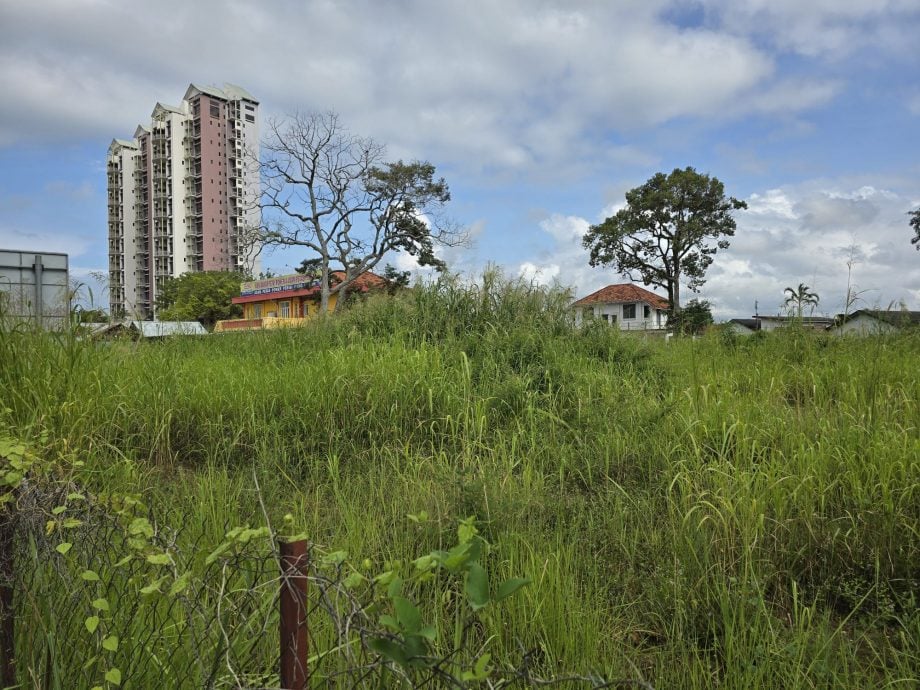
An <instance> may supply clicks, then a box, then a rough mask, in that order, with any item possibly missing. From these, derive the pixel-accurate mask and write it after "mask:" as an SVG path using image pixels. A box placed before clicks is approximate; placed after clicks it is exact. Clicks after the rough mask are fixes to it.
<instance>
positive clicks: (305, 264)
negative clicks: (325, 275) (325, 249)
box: [294, 258, 323, 276]
mask: <svg viewBox="0 0 920 690" xmlns="http://www.w3.org/2000/svg"><path fill="white" fill-rule="evenodd" d="M322 270H323V260H322V259H320V258H313V259H304V260H303V261H301V262H300V266H298V267H297V268H295V269H294V271H295V272H296V273H300V274H302V275H305V276H312V275H317V274H318V273H321V272H322Z"/></svg>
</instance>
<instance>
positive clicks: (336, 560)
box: [323, 551, 348, 565]
mask: <svg viewBox="0 0 920 690" xmlns="http://www.w3.org/2000/svg"><path fill="white" fill-rule="evenodd" d="M346 558H348V552H347V551H333V552H332V553H327V554H326V555H325V556H323V564H324V565H341V564H342V563H344V562H345V559H346Z"/></svg>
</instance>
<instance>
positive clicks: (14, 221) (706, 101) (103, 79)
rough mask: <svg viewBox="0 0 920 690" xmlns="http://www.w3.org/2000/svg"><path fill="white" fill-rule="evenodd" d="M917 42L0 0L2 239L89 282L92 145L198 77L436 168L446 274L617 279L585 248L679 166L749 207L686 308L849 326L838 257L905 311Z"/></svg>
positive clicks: (549, 5) (711, 8) (894, 3)
mask: <svg viewBox="0 0 920 690" xmlns="http://www.w3.org/2000/svg"><path fill="white" fill-rule="evenodd" d="M917 35H920V0H888V1H886V0H810V1H808V2H802V0H772V1H769V2H768V1H767V0H737V1H731V0H712V2H702V3H700V2H690V1H683V0H678V1H676V2H669V1H666V0H646V1H642V2H639V1H633V0H624V1H622V2H601V1H600V0H598V1H593V2H562V1H559V2H554V1H552V0H543V1H538V0H533V1H528V2H525V1H524V0H503V1H502V2H485V1H477V0H471V1H466V2H438V1H437V0H435V1H426V0H398V1H396V2H391V3H377V2H370V1H366V2H358V1H347V0H343V1H341V2H332V1H331V0H324V1H312V2H294V1H291V2H262V3H254V2H253V3H249V2H243V1H238V2H229V3H224V2H211V1H205V0H199V1H198V2H195V3H186V2H177V1H174V0H166V1H164V2H158V3H149V2H148V3H134V2H127V1H124V2H114V1H111V2H109V1H104V0H67V1H64V0H7V1H6V2H4V3H2V4H0V89H2V93H3V94H4V98H3V99H2V100H0V246H2V247H4V248H16V249H33V248H41V249H46V250H48V251H66V252H68V253H69V254H70V260H71V266H72V272H73V273H74V275H75V276H77V277H84V278H85V277H86V275H87V273H88V272H89V271H90V270H94V269H104V268H105V266H106V264H107V260H106V227H105V175H104V168H103V164H104V159H105V153H106V148H107V146H108V143H109V142H110V141H111V139H112V138H113V137H129V136H130V135H131V133H132V132H133V131H134V128H135V126H136V125H137V124H138V123H141V122H147V121H148V120H149V117H150V112H151V111H152V109H153V106H154V104H155V103H156V102H157V101H162V102H165V103H171V102H177V101H178V100H179V99H180V98H181V96H182V94H183V93H184V91H185V88H186V87H187V86H188V84H189V83H190V82H196V83H203V84H217V85H220V84H222V83H224V82H232V83H237V84H240V85H241V86H243V87H245V88H246V89H248V90H249V91H250V92H252V93H253V94H254V95H255V96H256V97H257V98H259V99H260V101H261V104H262V105H261V108H262V115H263V117H268V116H281V115H284V114H285V113H289V112H292V111H294V110H329V109H331V110H335V111H337V112H338V113H339V114H340V115H341V116H342V119H343V120H344V122H345V123H346V125H348V126H349V127H350V128H351V129H352V130H353V131H354V132H356V133H359V134H362V135H367V136H372V137H374V138H376V139H377V140H378V141H380V142H382V143H385V144H386V145H387V146H388V151H389V155H390V156H391V157H392V158H399V157H404V158H420V159H427V160H430V161H431V162H433V163H434V164H435V165H436V166H437V168H438V170H439V172H440V173H441V174H443V175H444V176H445V177H446V178H447V180H448V182H449V183H450V186H451V190H452V196H453V200H452V202H451V204H450V207H449V210H450V213H451V215H452V216H453V217H454V218H455V219H456V220H457V221H459V222H461V223H463V224H464V225H466V226H468V227H469V228H470V229H471V231H472V234H473V236H474V237H475V242H474V244H473V245H472V246H471V247H468V248H464V249H450V250H445V252H444V258H445V259H447V260H448V262H449V264H450V265H451V267H452V268H453V269H454V270H457V271H462V272H464V273H467V274H471V275H472V274H475V273H476V272H477V271H479V270H481V269H482V267H483V266H484V265H485V264H486V263H488V262H494V263H497V264H499V265H501V266H502V267H504V269H505V270H506V271H507V272H508V273H509V274H512V275H524V276H526V277H528V278H532V279H534V280H537V281H541V282H547V283H548V282H552V281H554V280H556V281H559V282H561V283H563V284H566V285H571V286H572V287H573V288H574V289H575V292H576V294H577V295H578V296H581V295H584V294H587V293H588V292H590V291H593V290H595V289H597V288H599V287H601V286H603V285H606V284H609V283H613V282H620V281H621V280H622V278H621V277H620V276H617V275H616V274H615V273H614V272H613V271H612V270H610V269H601V268H596V269H592V268H590V267H589V266H588V265H587V257H586V253H585V252H584V250H583V249H582V248H581V245H580V237H581V235H582V234H583V233H584V231H585V230H586V229H587V227H588V226H589V225H590V224H592V223H596V222H599V221H600V220H602V219H603V218H604V217H605V216H607V215H610V214H611V213H613V212H615V210H616V209H617V208H618V207H619V205H620V204H622V202H623V195H624V192H625V191H626V190H628V189H630V188H632V187H635V186H637V185H640V184H642V183H643V182H644V181H645V180H646V179H648V178H649V177H650V176H651V175H653V174H654V173H655V172H658V171H666V172H667V171H670V170H672V169H673V168H675V167H684V166H687V165H692V166H694V167H696V168H697V169H698V170H701V171H704V172H707V173H710V174H713V175H715V176H717V177H718V178H719V179H721V180H722V181H723V182H724V183H725V186H726V190H727V192H728V193H729V194H732V195H734V196H736V197H738V198H742V199H745V200H746V201H747V202H748V204H749V206H750V208H749V210H748V211H746V212H741V213H739V214H738V215H737V221H738V231H737V234H736V237H735V238H734V240H733V242H732V246H731V247H730V249H728V250H726V251H723V252H720V253H719V254H718V255H717V258H716V261H715V263H714V264H713V266H712V267H711V268H710V271H709V273H708V278H709V280H708V282H707V284H706V285H705V286H704V287H703V288H702V290H701V292H700V296H701V297H704V298H707V299H709V300H710V301H711V302H712V303H713V305H714V306H715V311H716V315H717V317H719V318H731V317H735V316H748V315H750V314H751V313H752V309H753V305H754V302H755V300H756V301H757V302H758V304H759V306H760V309H761V310H762V311H763V312H766V313H775V312H776V311H777V310H778V309H779V308H780V305H781V303H782V298H783V288H784V287H786V286H787V285H797V284H798V283H800V282H804V283H807V284H808V285H810V286H812V287H813V288H814V289H815V290H816V291H817V292H818V293H819V295H820V296H821V303H820V306H819V311H820V312H822V313H835V312H837V311H840V310H842V307H843V302H844V296H845V293H846V286H847V278H848V265H847V264H848V263H849V264H850V269H851V270H850V280H851V282H852V284H853V285H854V286H855V288H856V289H857V290H858V291H859V293H860V297H861V299H862V306H874V305H882V306H887V305H888V304H890V303H894V304H897V303H899V302H901V301H903V302H905V303H906V304H907V305H908V306H909V307H910V308H912V309H920V253H918V252H916V251H914V250H913V248H912V246H911V245H910V242H909V240H910V236H911V232H910V229H909V227H908V224H907V215H906V214H907V212H908V211H909V210H911V209H914V208H917V207H920V155H918V154H920V51H918V50H917V42H916V36H917ZM301 258H303V257H302V256H301V255H299V254H296V253H291V252H289V253H286V254H282V253H275V254H272V255H270V256H268V257H267V259H266V264H267V265H268V266H270V267H272V268H274V269H275V270H276V271H281V272H284V271H286V270H288V269H287V268H286V267H289V266H292V265H296V264H297V263H299V261H300V259H301ZM392 262H393V263H396V264H398V265H400V266H405V267H408V268H411V267H412V266H411V261H409V260H408V258H407V257H393V260H392ZM86 282H87V283H88V284H90V285H92V281H90V280H89V279H86ZM95 288H96V298H97V300H99V298H100V297H101V295H100V294H99V293H100V292H101V290H100V288H99V287H98V286H95ZM685 294H688V293H686V292H685ZM103 301H104V300H103Z"/></svg>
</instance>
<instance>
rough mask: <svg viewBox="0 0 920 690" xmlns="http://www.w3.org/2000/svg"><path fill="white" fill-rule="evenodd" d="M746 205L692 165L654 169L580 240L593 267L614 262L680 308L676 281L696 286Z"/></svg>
mask: <svg viewBox="0 0 920 690" xmlns="http://www.w3.org/2000/svg"><path fill="white" fill-rule="evenodd" d="M745 208H747V204H746V203H745V202H743V201H739V200H738V199H735V198H734V197H726V196H725V187H724V185H723V184H722V183H721V182H720V181H719V180H718V179H717V178H715V177H711V176H710V175H706V174H702V173H698V172H697V171H696V170H694V169H693V168H691V167H687V168H684V169H683V170H681V169H680V168H676V169H675V170H674V171H673V172H672V173H671V174H669V175H665V174H664V173H657V174H655V175H654V176H653V177H652V178H650V179H649V180H648V181H647V182H646V183H645V184H643V185H641V186H640V187H636V188H635V189H631V190H630V191H628V192H626V207H625V208H623V209H621V210H619V211H618V212H617V213H616V214H615V215H613V216H611V217H609V218H607V219H606V220H604V221H603V222H602V223H600V224H598V225H592V226H591V228H590V229H589V230H588V232H587V233H586V234H585V237H584V240H583V243H584V246H585V248H586V249H588V250H590V252H591V257H590V263H591V265H592V266H612V267H613V268H614V269H615V270H616V271H618V272H619V273H622V274H624V275H626V276H627V277H628V278H629V279H630V280H633V281H635V280H641V281H642V283H643V284H645V285H657V286H659V287H662V288H664V289H665V290H667V292H668V300H669V301H670V303H671V312H672V314H676V313H677V312H679V311H680V308H681V307H680V283H681V281H682V280H684V281H686V283H687V286H688V287H689V288H690V289H691V290H693V291H696V290H698V289H699V288H700V287H701V286H702V285H703V284H704V283H705V274H706V269H707V268H708V267H709V265H710V264H711V263H712V257H713V255H714V254H715V253H716V251H717V250H718V249H725V248H726V247H728V240H727V239H726V238H728V237H732V236H734V234H735V227H736V225H735V219H734V218H733V217H732V214H731V212H732V211H734V210H738V209H745Z"/></svg>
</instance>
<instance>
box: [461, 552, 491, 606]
mask: <svg viewBox="0 0 920 690" xmlns="http://www.w3.org/2000/svg"><path fill="white" fill-rule="evenodd" d="M466 595H467V597H468V598H469V600H470V605H471V606H472V607H473V610H474V611H478V610H479V609H481V608H482V607H484V606H487V605H488V604H489V576H488V575H486V571H485V570H484V569H483V567H482V566H481V565H479V564H478V563H472V564H470V569H469V571H468V572H467V574H466Z"/></svg>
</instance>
